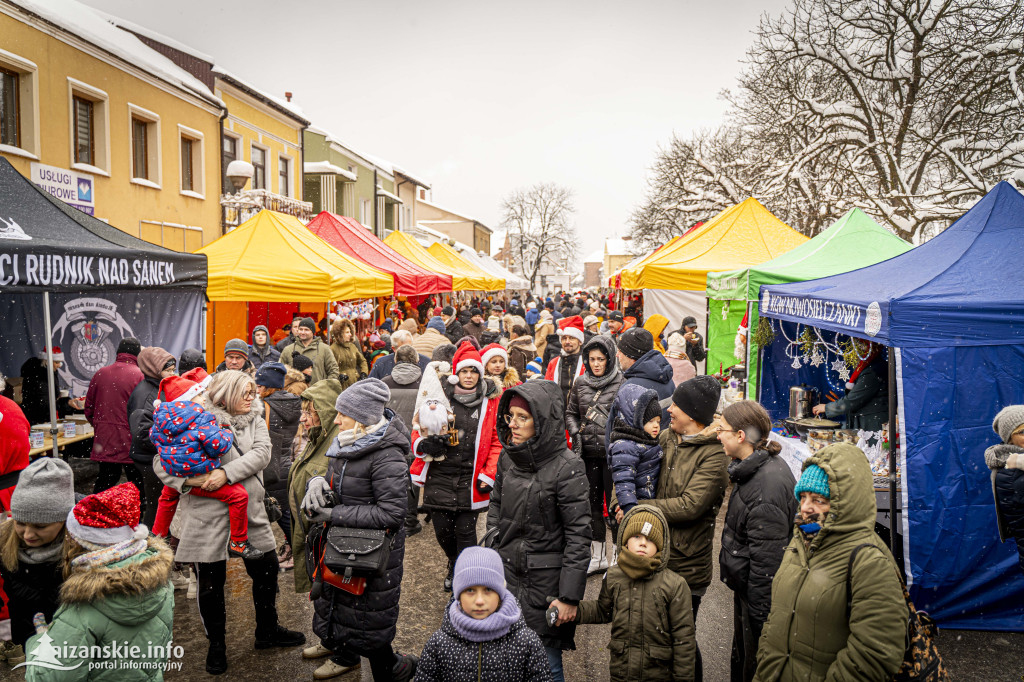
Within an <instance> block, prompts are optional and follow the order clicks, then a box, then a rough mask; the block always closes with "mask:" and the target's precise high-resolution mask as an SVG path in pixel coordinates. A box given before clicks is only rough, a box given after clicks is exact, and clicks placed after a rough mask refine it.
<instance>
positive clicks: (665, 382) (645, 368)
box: [622, 350, 676, 431]
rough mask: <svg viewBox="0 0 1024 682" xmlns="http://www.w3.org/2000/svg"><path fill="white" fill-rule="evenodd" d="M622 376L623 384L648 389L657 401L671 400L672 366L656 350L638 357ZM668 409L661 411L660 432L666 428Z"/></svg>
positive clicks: (672, 386)
mask: <svg viewBox="0 0 1024 682" xmlns="http://www.w3.org/2000/svg"><path fill="white" fill-rule="evenodd" d="M622 374H623V376H625V377H626V380H625V381H623V382H622V383H623V384H638V385H640V386H643V387H644V388H650V389H652V390H653V391H654V392H655V393H657V394H658V400H664V399H665V398H671V397H672V392H673V391H675V390H676V385H675V384H674V383H672V365H670V364H668V360H666V359H665V356H664V355H662V354H661V353H659V352H658V351H656V350H649V351H647V352H646V353H644V354H643V355H641V356H640V359H639V360H637V361H636V362H634V363H633V366H632V367H630V368H629V369H627V370H625V371H624V372H623V373H622ZM668 422H669V419H668V409H667V408H666V409H664V410H662V411H661V430H662V431H664V430H666V429H667V428H668Z"/></svg>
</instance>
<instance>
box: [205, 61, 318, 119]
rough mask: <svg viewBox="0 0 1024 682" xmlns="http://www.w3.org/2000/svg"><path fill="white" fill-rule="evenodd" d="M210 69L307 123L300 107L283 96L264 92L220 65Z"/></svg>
mask: <svg viewBox="0 0 1024 682" xmlns="http://www.w3.org/2000/svg"><path fill="white" fill-rule="evenodd" d="M211 71H213V73H215V74H216V75H218V76H221V77H223V78H226V79H228V81H234V83H235V84H237V85H238V86H241V87H242V89H244V90H250V91H251V92H252V93H253V94H255V95H257V96H258V97H260V98H262V99H265V100H267V101H269V102H270V103H272V104H274V105H276V106H277V107H278V108H279V109H283V110H284V112H285V113H287V114H291V115H292V116H295V117H297V118H298V119H300V120H301V121H302V122H303V124H309V121H307V120H306V117H305V115H304V114H303V113H302V108H301V107H300V106H298V105H297V104H295V103H293V102H289V101H288V100H286V99H284V98H283V97H277V96H275V95H271V94H270V93H269V92H266V91H265V90H260V89H259V88H257V87H256V86H254V85H253V84H252V83H248V82H246V81H244V80H242V79H241V78H239V77H238V76H236V75H235V74H233V73H231V72H230V71H228V70H227V69H225V68H224V67H222V66H217V65H214V67H213V68H212V69H211Z"/></svg>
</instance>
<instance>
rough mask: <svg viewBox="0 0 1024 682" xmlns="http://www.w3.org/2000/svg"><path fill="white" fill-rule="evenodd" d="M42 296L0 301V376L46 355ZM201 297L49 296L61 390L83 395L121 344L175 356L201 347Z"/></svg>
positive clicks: (196, 294) (12, 373) (193, 294)
mask: <svg viewBox="0 0 1024 682" xmlns="http://www.w3.org/2000/svg"><path fill="white" fill-rule="evenodd" d="M42 310H43V298H42V294H19V295H14V296H10V295H8V296H2V297H0V319H3V320H4V327H3V332H2V334H0V338H2V341H3V342H2V344H0V371H2V372H3V373H4V374H5V375H7V376H17V375H18V374H19V373H20V371H21V365H22V363H24V362H25V360H27V359H28V358H30V357H33V356H36V355H38V354H39V353H42V352H44V350H45V344H44V338H43V337H44V334H45V332H44V324H43V314H42ZM202 311H203V294H202V292H200V291H195V292H191V291H187V292H104V293H99V294H88V295H82V294H51V295H50V315H51V321H52V323H53V338H52V339H51V343H52V344H53V345H54V346H57V347H59V348H60V349H61V351H62V352H63V353H64V364H63V366H62V367H61V368H60V370H58V375H59V376H60V382H61V388H63V389H70V391H71V395H72V396H73V397H81V396H84V395H85V392H86V389H87V388H88V387H89V380H90V379H91V378H92V375H93V374H95V372H96V370H98V369H99V368H100V367H105V366H107V365H109V364H111V363H112V362H114V359H115V358H116V356H117V345H118V344H119V343H120V342H121V339H123V338H125V337H128V336H133V337H135V338H137V339H139V341H140V342H141V343H142V345H143V346H160V347H161V348H163V349H165V350H167V351H168V352H170V353H171V354H172V355H174V357H178V356H180V355H181V351H183V350H185V349H186V348H202Z"/></svg>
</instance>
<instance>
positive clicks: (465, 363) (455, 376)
mask: <svg viewBox="0 0 1024 682" xmlns="http://www.w3.org/2000/svg"><path fill="white" fill-rule="evenodd" d="M464 369H475V370H476V371H478V372H480V376H481V377H482V376H483V375H484V366H483V364H481V362H480V361H479V360H477V359H475V358H465V359H464V360H462V361H461V362H459V364H458V365H457V366H456V367H455V371H454V372H452V375H451V376H450V377H448V383H449V384H457V383H459V372H460V371H462V370H464Z"/></svg>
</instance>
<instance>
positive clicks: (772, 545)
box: [717, 400, 798, 682]
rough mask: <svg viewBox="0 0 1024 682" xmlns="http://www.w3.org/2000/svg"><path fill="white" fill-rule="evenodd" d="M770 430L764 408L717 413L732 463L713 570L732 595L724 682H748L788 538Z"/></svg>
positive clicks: (784, 491) (789, 514)
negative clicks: (728, 662)
mask: <svg viewBox="0 0 1024 682" xmlns="http://www.w3.org/2000/svg"><path fill="white" fill-rule="evenodd" d="M771 428H772V423H771V419H770V418H769V417H768V413H767V412H765V410H764V408H763V407H761V406H760V405H758V404H757V403H755V402H754V401H752V400H744V401H742V402H738V403H734V404H732V405H730V406H729V407H727V408H725V410H724V411H723V414H722V421H721V424H720V425H719V426H718V429H717V430H718V440H719V441H720V442H721V443H722V448H723V449H724V450H725V454H727V455H729V457H731V458H732V463H731V464H730V465H729V478H730V479H731V480H732V484H733V488H732V495H731V496H730V497H729V510H728V511H727V512H726V514H725V527H724V528H723V529H722V551H721V554H719V559H718V562H719V568H720V569H721V576H722V582H724V583H725V584H726V585H728V586H729V587H730V588H731V589H732V591H733V637H732V661H731V669H732V675H731V682H750V681H751V680H752V679H753V678H754V671H755V670H756V667H757V661H756V657H757V643H758V639H760V637H761V630H762V628H763V627H764V623H765V621H766V620H767V619H768V613H769V612H770V611H771V607H772V578H774V577H775V572H776V571H777V570H778V569H779V564H781V563H782V555H783V553H784V552H785V549H786V545H788V544H789V539H790V535H791V534H792V531H793V518H794V517H795V516H796V512H797V506H798V505H797V501H796V495H794V494H793V490H794V487H795V486H796V479H795V478H794V477H793V472H792V471H790V468H789V465H788V464H786V462H785V461H783V460H782V458H781V457H779V456H778V454H779V452H780V450H781V448H780V446H779V444H778V443H775V442H774V441H769V440H768V434H770V433H771Z"/></svg>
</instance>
